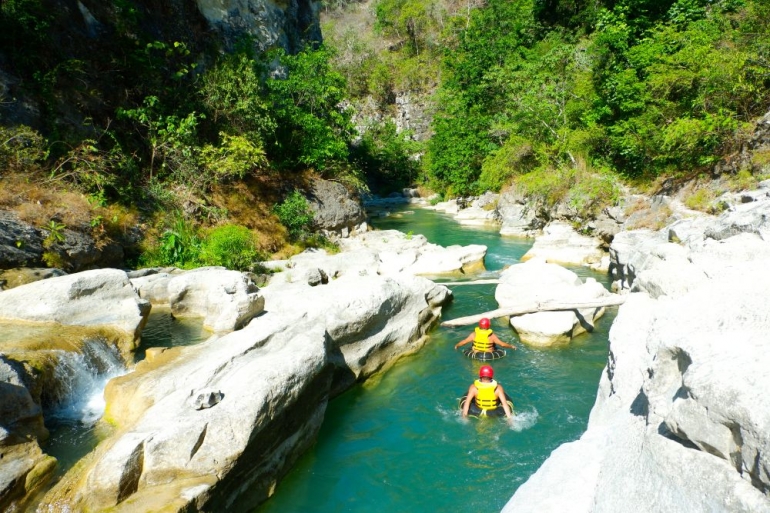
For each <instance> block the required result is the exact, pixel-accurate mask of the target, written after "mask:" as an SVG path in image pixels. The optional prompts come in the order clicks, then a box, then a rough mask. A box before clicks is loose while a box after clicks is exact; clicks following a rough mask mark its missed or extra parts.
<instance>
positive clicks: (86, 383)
mask: <svg viewBox="0 0 770 513" xmlns="http://www.w3.org/2000/svg"><path fill="white" fill-rule="evenodd" d="M55 353H56V365H55V367H54V370H53V386H52V387H50V388H48V389H47V390H46V391H45V393H44V401H43V402H44V404H45V406H44V408H45V409H46V410H47V412H46V417H48V418H50V419H53V420H54V421H64V422H67V421H70V422H72V421H77V422H81V423H83V424H86V425H90V424H94V423H95V422H96V421H97V420H99V418H100V417H101V416H102V413H104V406H105V404H104V397H103V391H104V387H105V385H106V384H107V381H109V380H110V379H112V378H114V377H116V376H120V375H122V374H125V373H126V372H127V371H126V367H125V365H124V363H123V359H122V358H121V356H120V353H119V352H118V350H117V349H116V348H115V347H114V346H113V345H111V344H109V343H108V342H107V341H106V340H105V339H103V338H101V337H91V338H88V339H86V340H85V341H84V342H83V346H82V352H74V351H61V350H57V351H55Z"/></svg>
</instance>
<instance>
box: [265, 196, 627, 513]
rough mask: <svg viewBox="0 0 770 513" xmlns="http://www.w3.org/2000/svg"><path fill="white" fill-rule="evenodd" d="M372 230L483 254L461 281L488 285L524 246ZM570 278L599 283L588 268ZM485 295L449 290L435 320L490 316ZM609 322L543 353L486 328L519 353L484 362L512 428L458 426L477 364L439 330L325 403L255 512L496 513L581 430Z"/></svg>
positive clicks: (442, 225) (432, 222)
mask: <svg viewBox="0 0 770 513" xmlns="http://www.w3.org/2000/svg"><path fill="white" fill-rule="evenodd" d="M373 225H374V226H375V227H376V228H379V229H397V230H401V231H403V232H405V233H408V232H412V233H414V234H423V235H425V236H426V237H427V238H428V240H429V241H430V242H434V243H437V244H441V245H442V246H450V245H453V244H461V245H468V244H484V245H486V246H487V247H488V253H487V257H486V267H487V271H486V272H482V273H480V274H477V275H474V276H467V277H465V279H478V278H489V277H494V276H495V275H496V274H497V273H498V272H499V271H500V270H501V269H502V268H504V267H505V266H506V265H510V264H515V263H517V262H518V261H519V259H520V258H521V256H522V255H523V254H524V253H525V252H526V251H527V250H528V249H529V247H530V244H531V243H530V242H529V241H526V240H519V239H506V238H501V237H500V236H499V234H498V231H497V229H496V228H493V227H490V228H479V227H464V226H461V225H458V224H457V223H455V222H454V221H453V220H452V219H451V218H449V217H446V216H444V215H442V214H439V213H436V212H433V211H428V210H420V209H416V210H414V211H413V213H411V214H403V215H397V216H390V217H387V218H381V219H378V220H375V221H374V222H373ZM575 271H577V272H578V273H579V274H580V275H581V276H583V277H587V276H592V277H595V278H596V279H597V280H599V281H600V282H602V283H605V284H606V283H607V281H608V280H607V278H606V276H604V275H599V274H597V273H592V272H591V271H588V270H584V269H575ZM494 287H495V285H464V286H456V287H453V291H454V301H453V303H452V304H451V305H450V306H449V307H448V308H445V310H444V312H443V319H451V318H456V317H462V316H465V315H471V314H476V313H481V312H483V311H487V310H492V309H494V308H497V306H498V305H497V303H496V302H495V300H494ZM614 314H615V312H614V310H613V311H610V312H608V313H607V314H605V316H604V317H603V318H601V319H600V320H599V321H598V326H597V330H596V331H595V332H594V333H592V334H585V335H581V336H579V337H577V338H576V339H575V340H574V341H573V342H572V343H571V344H570V345H569V346H568V347H563V348H559V349H548V350H543V349H532V348H529V347H527V346H524V345H522V344H520V343H519V341H518V339H517V338H516V335H515V333H514V332H513V330H512V329H511V328H510V327H508V326H507V325H506V324H504V323H503V322H502V321H498V320H496V321H493V326H492V327H493V329H495V332H496V333H497V334H498V336H500V337H501V338H502V339H503V340H507V341H509V342H512V343H514V344H515V345H516V346H517V347H518V350H517V351H515V352H514V353H513V354H511V353H510V352H509V355H508V356H506V357H505V358H503V359H501V360H497V361H496V362H494V363H493V367H494V369H495V373H496V376H495V377H496V378H497V379H498V381H499V382H500V383H501V384H502V385H503V386H504V387H505V390H506V392H507V393H508V395H509V396H510V397H511V398H512V399H513V402H514V405H515V408H514V411H515V418H514V419H513V421H512V422H510V423H508V422H506V420H504V419H481V420H477V419H462V418H461V417H460V415H459V410H458V407H457V406H458V403H457V401H458V398H459V397H460V396H462V395H464V393H465V392H466V391H467V389H468V386H469V385H470V383H471V382H472V381H473V379H474V378H475V376H477V374H478V368H479V367H480V363H479V362H477V361H475V360H470V359H468V358H466V357H464V356H463V355H462V354H461V353H460V352H457V351H454V350H453V346H454V344H455V343H456V342H458V341H459V340H461V339H463V338H464V337H465V336H467V334H468V333H470V331H471V327H466V328H441V327H439V328H436V329H435V330H434V331H433V332H432V333H431V340H430V341H429V342H428V344H427V345H426V346H425V347H424V348H423V349H422V350H421V351H420V352H419V353H418V354H416V355H413V356H410V357H407V358H404V359H402V360H400V361H399V362H398V363H397V364H396V365H395V366H394V367H393V368H391V369H390V370H389V371H387V372H386V373H385V374H384V375H383V376H382V377H381V379H379V380H375V381H376V383H373V384H372V385H364V386H358V387H355V388H353V389H352V390H350V391H348V392H347V393H345V394H343V395H341V396H340V397H338V398H336V399H334V400H333V401H331V403H330V404H329V408H328V410H327V414H326V419H325V421H324V424H323V426H322V428H321V432H320V434H319V437H318V440H317V443H316V444H315V445H314V446H313V447H312V448H311V450H310V451H309V452H308V453H307V454H305V455H304V456H303V457H302V458H301V459H300V461H299V462H298V464H297V465H296V466H295V467H294V468H293V469H292V470H291V471H290V472H289V474H288V475H287V476H286V477H285V478H284V479H283V480H282V481H281V482H280V483H279V484H278V487H277V489H276V493H275V495H274V496H273V497H272V498H271V499H269V500H268V501H267V502H266V503H265V504H263V505H262V506H261V507H260V508H259V509H258V511H259V512H260V513H272V512H281V513H285V512H311V511H312V512H319V513H321V512H370V511H398V512H400V513H408V512H424V511H441V510H444V511H452V512H458V513H463V512H469V513H470V512H474V513H478V512H479V511H484V512H490V511H499V510H500V509H502V507H503V506H504V505H505V503H506V502H507V501H508V499H509V498H510V497H511V495H513V493H514V492H515V491H516V489H517V488H518V487H519V486H520V485H521V484H522V483H523V482H524V481H526V479H527V478H528V477H529V476H530V475H532V474H533V473H534V472H535V470H537V468H538V467H539V466H540V465H541V464H542V463H543V461H544V460H545V459H546V458H547V457H548V455H549V454H550V453H551V451H552V450H554V449H555V448H556V447H557V446H559V445H560V444H562V443H564V442H568V441H571V440H575V439H577V438H579V437H580V435H581V434H582V433H583V431H584V430H585V427H586V423H587V420H588V414H589V411H590V409H591V406H592V405H593V402H594V399H595V397H596V389H597V385H598V382H599V378H600V375H601V372H602V369H603V367H604V364H605V361H606V356H607V334H608V330H609V327H610V324H611V322H612V319H613V318H614Z"/></svg>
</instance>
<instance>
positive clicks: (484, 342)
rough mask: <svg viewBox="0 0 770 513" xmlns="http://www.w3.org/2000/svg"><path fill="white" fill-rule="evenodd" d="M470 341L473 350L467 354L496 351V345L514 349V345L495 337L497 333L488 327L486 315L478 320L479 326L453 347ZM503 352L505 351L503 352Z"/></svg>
mask: <svg viewBox="0 0 770 513" xmlns="http://www.w3.org/2000/svg"><path fill="white" fill-rule="evenodd" d="M471 342H473V350H472V351H471V353H472V354H471V355H469V356H473V355H475V354H476V353H492V354H494V353H495V352H496V351H497V347H498V346H500V347H509V348H511V349H514V350H515V349H516V346H513V345H511V344H508V343H505V342H503V341H502V340H500V339H499V338H497V335H495V334H494V333H492V330H491V329H490V328H489V319H487V318H486V317H484V318H483V319H481V320H480V321H479V326H478V328H476V329H475V330H474V331H473V333H471V334H470V335H468V336H467V337H466V338H465V339H464V340H461V341H460V342H458V343H457V344H455V349H457V348H458V347H460V346H464V345H465V344H470V343H471ZM503 354H505V353H504V352H503Z"/></svg>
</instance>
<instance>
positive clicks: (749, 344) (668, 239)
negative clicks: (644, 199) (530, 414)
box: [503, 183, 770, 513]
mask: <svg viewBox="0 0 770 513" xmlns="http://www.w3.org/2000/svg"><path fill="white" fill-rule="evenodd" d="M764 185H767V183H764ZM745 196H747V197H751V198H752V200H751V201H749V202H747V203H743V204H737V205H733V206H732V207H731V208H730V210H729V211H727V212H725V213H724V214H722V215H721V216H719V217H714V216H702V217H697V218H690V219H683V220H680V221H677V222H675V223H674V224H672V225H669V226H667V227H665V228H663V229H662V230H659V231H651V230H633V231H628V232H621V233H619V234H617V235H616V236H615V239H614V241H613V243H612V245H611V247H610V252H611V255H612V259H613V267H614V268H615V269H616V272H617V275H618V280H619V281H618V284H617V287H618V288H621V289H623V290H626V291H630V294H631V295H630V297H629V298H628V300H627V302H626V303H625V304H624V305H623V306H621V307H620V310H619V313H618V316H617V318H616V320H615V323H614V324H613V326H612V330H611V332H610V352H609V357H608V361H607V367H606V368H605V371H604V373H603V375H602V379H601V383H600V386H599V390H598V393H597V398H596V403H595V405H594V407H593V409H592V411H591V417H590V421H589V425H588V430H587V431H586V433H585V434H584V435H583V436H582V437H581V438H580V440H578V441H575V442H572V443H568V444H565V445H563V446H561V447H559V448H558V449H556V450H555V451H554V452H553V453H552V454H551V456H550V457H549V458H548V460H546V462H545V463H544V464H543V466H542V467H541V468H540V469H539V470H538V471H537V473H535V474H534V475H533V476H532V477H531V478H530V479H529V480H528V481H527V482H526V483H525V484H524V485H522V486H521V488H519V489H518V490H517V492H516V494H515V495H514V496H513V498H512V499H511V500H510V502H509V503H508V504H507V505H506V507H505V508H504V510H503V511H505V512H513V511H515V512H517V513H520V512H527V511H537V512H541V513H542V512H548V511H554V512H556V511H572V512H604V511H607V512H609V511H678V512H685V513H686V512H693V513H695V512H701V511H725V512H737V511H741V512H742V511H745V512H762V511H770V493H769V492H770V400H769V399H768V397H767V393H766V391H767V390H768V387H770V374H768V372H767V370H766V369H768V368H770V356H768V355H770V352H768V349H770V344H769V343H768V340H769V339H768V337H767V332H768V330H770V310H768V307H767V304H768V290H770V275H769V274H768V272H767V269H768V268H770V224H768V219H770V189H768V188H764V189H760V190H758V191H753V192H750V193H746V194H745Z"/></svg>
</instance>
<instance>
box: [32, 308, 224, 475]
mask: <svg viewBox="0 0 770 513" xmlns="http://www.w3.org/2000/svg"><path fill="white" fill-rule="evenodd" d="M210 335H211V333H210V332H208V331H206V330H205V329H204V328H203V319H198V318H195V319H175V318H174V317H173V316H172V315H171V311H170V309H168V308H163V307H154V308H153V310H152V312H151V313H150V316H149V319H148V320H147V324H146V326H145V327H144V329H143V330H142V338H141V341H140V344H139V347H138V348H137V349H136V351H135V352H134V360H135V361H136V362H138V361H140V360H143V359H144V357H145V352H146V350H147V349H148V348H150V347H173V346H180V345H191V344H197V343H199V342H202V341H204V340H206V339H207V338H208V337H209V336H210ZM103 367H105V366H103ZM106 367H107V368H105V369H103V370H102V371H101V372H98V371H97V370H96V369H94V368H93V365H87V364H86V365H80V366H73V367H72V368H70V369H67V372H69V373H72V374H75V373H76V374H79V375H80V376H79V377H80V379H79V380H77V386H75V387H73V389H72V390H71V391H70V394H71V395H72V396H73V398H74V399H75V400H73V401H70V402H68V404H66V405H64V406H65V407H62V408H57V409H55V410H54V411H46V412H45V426H46V428H48V430H49V431H50V436H49V438H48V440H46V441H45V443H44V444H43V446H42V447H43V450H44V451H45V452H46V453H48V454H50V455H51V456H53V457H55V458H56V460H57V462H58V466H57V474H56V477H57V478H58V477H61V476H62V475H64V473H65V472H67V471H68V470H69V469H70V468H72V467H73V466H74V465H75V463H77V462H78V461H79V460H80V459H81V458H82V457H83V456H85V455H86V454H88V453H89V452H91V451H92V450H93V449H94V448H95V447H96V445H97V444H98V443H99V442H100V441H101V440H102V439H104V438H105V437H106V436H107V435H108V434H109V429H108V428H107V427H106V426H104V425H102V424H100V423H98V420H99V419H100V418H101V416H102V414H103V413H104V406H105V404H104V398H103V391H104V387H105V385H106V384H107V381H109V380H110V379H111V378H113V377H116V376H120V375H122V374H125V373H126V372H128V371H127V369H126V368H125V366H124V365H123V364H122V361H120V359H119V357H118V356H117V355H115V362H114V365H110V366H106Z"/></svg>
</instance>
